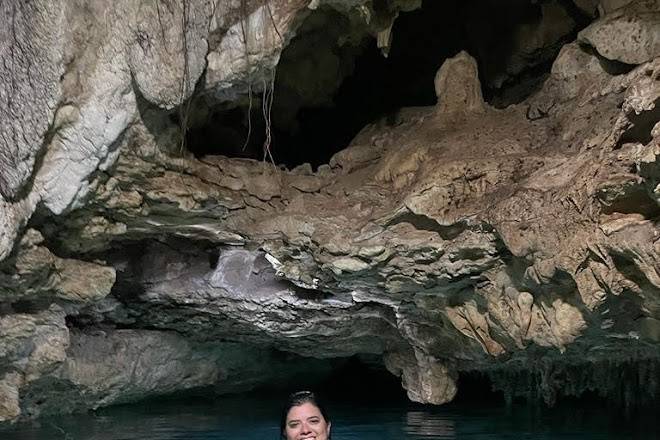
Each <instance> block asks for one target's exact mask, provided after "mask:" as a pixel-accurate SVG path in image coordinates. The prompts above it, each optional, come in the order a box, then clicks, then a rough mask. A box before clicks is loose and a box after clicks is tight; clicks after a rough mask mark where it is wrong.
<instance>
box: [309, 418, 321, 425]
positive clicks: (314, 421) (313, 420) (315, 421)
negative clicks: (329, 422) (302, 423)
mask: <svg viewBox="0 0 660 440" xmlns="http://www.w3.org/2000/svg"><path fill="white" fill-rule="evenodd" d="M319 421H320V420H319V419H310V420H309V423H314V424H316V423H318V422H319Z"/></svg>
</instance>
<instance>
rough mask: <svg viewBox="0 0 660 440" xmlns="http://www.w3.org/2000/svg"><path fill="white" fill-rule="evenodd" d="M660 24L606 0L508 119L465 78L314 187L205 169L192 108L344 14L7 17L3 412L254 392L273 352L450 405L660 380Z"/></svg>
mask: <svg viewBox="0 0 660 440" xmlns="http://www.w3.org/2000/svg"><path fill="white" fill-rule="evenodd" d="M325 3H327V4H329V5H331V6H332V7H335V8H337V9H338V10H343V9H346V8H348V9H350V8H353V7H361V5H362V2H357V1H356V2H350V1H341V2H338V1H329V2H325ZM581 3H585V2H581ZM393 4H396V5H398V6H397V7H400V8H405V7H411V6H410V5H407V3H406V2H400V4H399V3H397V2H395V3H393ZM655 5H657V2H652V1H640V2H631V3H630V4H626V5H621V7H618V8H614V7H613V6H612V4H611V2H609V3H607V2H603V4H601V9H603V10H609V9H610V8H614V11H613V12H611V13H610V14H609V15H606V16H604V17H602V18H600V19H598V20H596V21H595V22H594V23H593V24H591V25H590V26H589V27H588V28H586V29H585V30H583V31H582V32H581V33H580V36H579V37H578V42H573V43H570V44H567V45H565V46H564V47H563V48H562V50H561V52H560V54H559V56H558V58H557V59H556V61H555V62H554V65H553V67H552V71H551V74H550V77H549V78H548V80H547V81H546V82H545V83H544V86H543V88H542V89H541V90H540V91H539V92H538V93H536V94H535V95H534V96H532V97H530V98H529V99H527V100H526V101H525V102H523V103H521V104H519V105H515V106H510V107H508V108H506V109H503V110H498V109H495V108H493V107H491V106H489V105H488V104H487V103H486V102H484V100H483V97H482V94H481V88H480V84H479V80H478V77H477V74H478V72H477V68H476V63H475V62H474V60H473V59H472V58H471V57H470V55H469V54H467V53H462V54H460V55H458V56H457V57H455V58H453V59H450V60H447V61H446V63H445V64H444V66H443V67H442V68H441V69H440V71H439V73H438V76H437V78H436V84H435V87H436V93H437V95H438V105H437V106H434V107H429V108H411V109H402V110H401V112H399V114H398V116H397V118H398V119H397V123H396V124H394V125H392V124H385V123H384V122H375V123H374V124H372V125H369V126H367V127H365V128H364V129H363V130H362V132H361V133H360V134H359V135H358V136H356V138H355V139H354V140H353V142H352V144H351V145H350V146H349V148H348V149H346V150H344V151H342V152H340V153H338V154H337V155H335V157H333V159H332V160H331V161H330V163H329V164H328V165H326V166H322V167H321V168H319V170H318V171H317V172H316V173H314V172H312V170H311V167H305V166H302V167H298V168H296V169H294V170H283V169H281V168H278V167H275V166H272V165H270V164H268V163H258V162H255V161H251V160H242V159H231V158H226V157H221V156H207V157H205V158H203V159H196V158H194V157H192V156H191V155H189V154H186V152H185V150H182V145H181V141H180V131H179V130H180V127H177V126H176V125H175V124H174V123H173V122H171V120H170V119H169V118H168V112H171V111H172V110H173V109H177V108H178V107H180V106H182V105H183V106H186V105H188V104H187V103H188V101H187V99H188V98H189V97H190V96H191V95H192V94H193V91H194V90H195V89H197V92H198V93H199V92H201V93H205V94H208V96H212V97H213V98H212V99H216V100H224V99H233V98H235V97H237V96H239V95H240V94H241V93H242V92H244V91H245V90H246V89H247V87H248V85H249V84H250V83H251V81H254V82H255V84H259V82H260V81H261V80H262V79H263V78H265V77H266V76H267V74H268V72H269V70H271V69H272V68H273V67H274V66H275V65H276V63H277V60H278V56H279V53H280V51H281V50H282V48H283V47H284V46H285V45H286V44H287V42H288V41H289V40H290V38H291V37H292V36H293V35H294V33H295V29H296V26H298V25H299V24H300V21H301V20H302V19H303V18H304V15H305V13H306V12H305V11H306V9H305V8H306V7H308V6H309V7H317V6H319V2H311V3H309V5H308V2H304V1H302V0H301V1H271V2H270V3H269V7H267V8H265V7H264V6H263V3H260V2H246V3H242V4H241V3H240V2H230V1H226V2H222V1H221V2H215V3H214V2H176V1H168V2H157V3H151V2H132V1H126V2H115V3H113V6H112V7H109V4H108V3H107V2H100V1H99V2H84V4H79V3H78V2H76V1H71V2H67V3H66V4H65V5H60V6H61V7H59V8H57V7H56V6H57V5H56V4H55V3H53V2H46V3H40V2H33V3H29V5H28V6H26V5H25V4H24V3H22V2H17V1H16V2H11V1H10V2H5V3H3V6H2V8H3V9H2V13H3V14H9V15H11V16H12V17H15V18H16V21H15V22H14V27H13V28H10V29H11V33H10V34H7V35H5V34H2V36H3V38H2V39H1V40H0V43H1V46H0V50H1V51H2V52H1V53H2V56H3V60H11V63H13V64H11V63H0V66H2V67H0V68H2V69H8V70H7V72H6V73H7V75H4V74H3V75H2V78H3V80H2V81H0V96H1V97H2V99H3V100H4V101H6V102H11V105H12V106H14V105H18V104H17V103H21V106H20V107H16V108H14V107H9V106H4V107H3V108H2V109H0V111H3V112H5V113H7V114H6V115H5V114H4V113H3V115H2V116H3V117H2V118H0V124H2V125H0V134H1V135H2V140H3V143H2V144H0V165H2V168H0V194H1V195H2V198H1V199H0V208H1V210H0V260H1V261H2V266H1V267H0V329H2V331H1V332H0V420H15V419H16V418H18V417H20V416H21V415H22V416H32V415H38V414H47V413H50V412H53V411H58V410H61V411H65V410H80V409H83V408H94V407H98V406H101V405H107V404H111V403H117V402H126V401H130V400H135V399H139V398H142V397H145V396H149V395H154V394H161V393H168V392H176V391H179V390H183V389H189V388H194V387H203V386H211V385H212V386H216V387H217V388H218V390H219V391H221V390H234V391H236V390H241V389H246V388H249V387H252V386H255V385H258V384H259V383H263V381H264V380H269V379H272V376H269V374H267V372H264V371H263V370H262V369H259V368H253V369H244V368H241V367H240V366H244V365H246V364H250V362H251V360H258V359H262V360H263V359H270V357H271V356H275V355H274V354H273V353H274V351H273V350H277V352H278V353H282V352H284V353H287V352H288V353H293V354H296V355H300V356H303V357H305V358H309V359H312V358H319V359H324V358H336V357H347V356H352V355H358V354H370V355H376V356H381V357H382V359H383V364H384V365H385V366H386V368H387V369H388V370H389V371H391V372H392V373H393V374H396V375H398V376H400V377H401V379H402V385H403V386H404V387H405V388H406V389H407V390H408V394H409V396H410V398H411V399H413V400H416V401H421V402H430V403H436V404H440V403H444V402H447V401H449V400H451V399H452V398H453V397H454V395H455V393H456V391H457V382H456V379H457V378H458V376H459V374H460V373H461V372H463V371H475V370H477V371H487V372H490V374H492V377H493V378H494V381H495V382H496V383H497V384H499V385H498V386H500V387H501V388H503V389H504V388H506V381H507V380H508V379H506V378H507V377H509V376H507V375H505V374H502V371H507V369H510V368H511V367H512V366H517V367H519V366H520V365H524V366H525V367H524V368H522V369H520V368H518V369H517V370H515V371H523V372H522V373H520V374H524V371H525V368H528V371H527V372H528V373H529V372H532V373H533V372H535V371H544V372H545V371H548V367H547V366H548V365H561V366H562V367H563V368H565V369H571V368H584V366H585V365H586V366H588V365H590V364H591V365H595V363H597V362H602V361H603V360H605V359H620V360H621V362H624V361H627V360H633V361H634V360H635V359H644V362H649V363H651V364H653V363H654V362H657V355H658V353H659V352H660V351H659V350H658V348H659V346H658V344H659V343H660V336H659V335H660V262H659V260H658V255H660V252H659V251H660V247H659V246H660V240H659V238H658V237H659V235H658V228H657V219H658V215H659V214H660V205H659V202H660V190H659V182H660V165H659V161H658V155H659V154H660V124H659V121H660V114H659V113H658V104H659V103H660V58H659V55H660V53H659V51H658V46H657V44H656V43H657V39H656V37H657V29H658V26H656V24H657V21H658V14H659V12H658V11H659V10H660V8H655ZM241 6H243V7H245V8H247V9H246V10H241ZM592 6H593V5H592ZM581 7H583V8H586V9H587V10H588V9H589V5H582V6H581ZM594 13H595V12H594ZM101 18H103V19H101ZM622 23H629V24H630V25H629V26H628V25H626V26H624V25H623V24H622ZM177 26H178V27H177ZM177 29H178V31H177ZM245 29H252V30H253V31H252V32H251V33H250V34H249V35H244V31H245ZM28 31H29V32H33V33H35V35H34V36H30V35H28V33H29V32H28ZM374 31H377V29H375V30H374ZM0 32H5V33H6V32H8V31H7V30H5V29H4V28H3V30H0ZM246 36H247V37H248V43H247V44H241V43H242V41H243V40H242V39H241V38H242V37H243V38H244V37H246ZM42 40H43V41H47V42H49V45H37V44H35V45H34V48H33V47H32V46H31V45H29V44H27V42H28V41H29V42H35V43H36V42H38V41H42ZM82 41H85V42H86V44H82ZM631 41H636V43H635V44H631ZM53 45H54V47H51V46H53ZM37 48H42V49H37ZM47 48H49V49H47ZM638 49H639V50H638ZM246 52H247V53H246ZM29 60H31V61H30V62H28V61H29ZM31 62H32V63H35V65H37V64H38V65H40V66H43V71H44V74H43V75H40V76H39V78H40V79H41V80H43V81H44V84H43V85H41V86H39V87H32V86H30V81H31V80H32V79H31V78H32V76H30V74H29V73H30V72H29V69H28V67H29V68H30V69H31V68H36V67H30V66H32V64H30V63H31ZM3 72H4V71H3ZM5 78H7V80H5ZM429 87H433V84H429ZM28 103H29V105H28ZM5 116H6V117H5ZM27 127H30V129H29V130H28V129H27ZM21 130H22V131H25V133H22V132H21ZM15 139H19V140H15ZM28 222H29V227H26V225H27V224H28ZM142 355H144V356H142ZM190 359H192V360H193V361H192V362H190V363H188V360H190ZM539 359H541V360H542V361H538V360H539ZM282 365H284V364H282ZM282 369H283V370H284V369H285V368H284V366H283V367H282ZM275 370H277V369H275ZM128 371H131V374H127V372H128ZM511 371H513V370H511ZM530 374H531V373H530ZM543 377H545V376H543ZM267 378H268V379H267ZM502 378H504V379H502ZM544 386H547V387H549V388H548V389H547V391H548V392H547V393H544V397H547V400H552V399H553V398H554V397H555V396H556V395H558V394H561V393H562V392H563V391H562V383H561V382H556V383H552V384H549V385H548V384H544ZM572 386H573V388H571V392H578V391H579V390H581V389H587V388H588V387H590V386H592V383H591V382H589V381H587V380H583V381H576V383H573V384H572ZM581 387H583V388H581ZM511 392H512V393H513V394H516V393H517V391H516V390H511ZM62 396H68V397H69V399H68V401H69V402H70V407H66V408H65V407H62V406H58V405H57V402H59V401H60V400H61V398H62Z"/></svg>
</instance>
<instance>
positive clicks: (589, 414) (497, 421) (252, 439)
mask: <svg viewBox="0 0 660 440" xmlns="http://www.w3.org/2000/svg"><path fill="white" fill-rule="evenodd" d="M279 405H280V402H278V401H277V400H276V399H273V398H263V397H258V396H243V397H222V398H218V399H215V400H213V401H210V400H208V399H202V398H198V399H194V398H189V399H187V400H185V401H173V400H172V401H166V402H159V403H155V402H151V403H142V404H139V405H126V406H120V407H115V408H108V409H104V410H100V411H97V412H96V413H94V414H85V415H75V416H67V417H57V418H48V419H42V420H40V421H38V422H31V423H22V424H18V425H15V426H4V427H0V439H2V440H58V439H59V440H133V439H136V440H137V439H140V440H183V439H186V440H210V439H213V440H230V439H232V440H233V439H236V440H268V439H272V440H276V439H278V438H279V437H278V423H279V419H278V417H279ZM327 406H328V408H329V410H330V414H331V416H332V418H333V420H332V423H333V437H332V438H333V440H358V439H360V440H397V439H410V440H430V439H438V440H439V439H463V440H495V439H497V440H504V439H507V440H508V439H534V440H537V439H538V440H546V439H547V440H551V439H552V440H556V439H560V440H565V439H593V440H599V439H631V438H640V439H653V438H660V430H659V429H658V428H659V426H658V421H656V419H655V417H654V416H653V415H647V416H639V415H634V414H633V415H628V416H627V417H624V416H623V415H622V413H620V412H617V411H607V410H606V409H603V408H595V407H594V405H584V404H583V405H580V406H577V405H572V406H567V405H563V406H559V407H557V408H554V409H547V408H543V407H530V406H514V407H512V408H508V409H507V408H505V407H503V406H501V405H496V404H492V405H485V404H484V405H477V404H474V403H472V404H469V405H468V404H463V405H461V406H458V405H453V406H451V405H450V406H445V407H427V406H421V405H413V404H410V403H407V402H404V401H394V402H392V401H388V402H364V403H357V402H356V403H348V402H337V401H331V402H328V405H327Z"/></svg>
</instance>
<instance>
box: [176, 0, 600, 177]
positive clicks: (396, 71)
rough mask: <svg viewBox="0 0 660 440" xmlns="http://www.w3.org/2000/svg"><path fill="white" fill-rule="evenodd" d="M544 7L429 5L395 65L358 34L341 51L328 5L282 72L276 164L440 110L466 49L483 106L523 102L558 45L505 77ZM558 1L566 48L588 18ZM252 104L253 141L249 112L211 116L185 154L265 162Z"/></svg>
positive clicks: (287, 53)
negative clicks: (565, 23)
mask: <svg viewBox="0 0 660 440" xmlns="http://www.w3.org/2000/svg"><path fill="white" fill-rule="evenodd" d="M553 1H555V0H548V2H553ZM548 2H545V3H548ZM541 3H544V2H531V1H529V0H508V1H500V0H497V1H496V0H467V1H465V0H451V1H437V0H424V1H423V6H422V8H421V9H418V10H415V11H412V12H402V13H400V14H399V17H398V18H397V19H396V21H395V23H394V27H393V39H392V46H391V48H390V51H389V56H388V58H385V57H383V55H382V54H381V52H380V50H379V49H378V48H377V47H376V41H375V39H374V38H372V37H371V36H367V35H362V38H361V39H360V38H359V37H355V36H354V35H353V36H352V37H351V38H352V40H351V41H349V42H348V43H344V44H343V45H340V44H339V43H338V41H339V40H341V39H342V38H344V37H345V36H346V35H347V34H349V33H350V32H349V31H351V27H350V21H349V20H348V18H347V17H346V16H344V15H341V14H340V13H338V12H336V11H334V10H331V9H327V8H326V9H324V8H320V9H319V10H317V11H315V12H313V13H311V14H310V16H309V17H308V18H307V19H306V20H305V22H304V23H303V25H302V27H301V29H300V30H299V32H298V36H297V37H296V38H294V39H293V40H292V42H291V44H290V45H289V46H288V47H287V48H286V49H285V50H284V52H283V54H282V57H281V60H280V63H279V66H278V71H277V76H276V81H275V98H274V105H273V109H272V124H273V125H272V144H271V146H270V151H271V153H272V155H273V158H274V161H275V163H277V164H281V165H284V166H286V167H287V168H289V169H291V168H293V167H295V166H297V165H300V164H303V163H306V162H308V163H310V164H312V166H313V167H314V168H316V167H318V166H319V165H321V164H325V163H328V161H329V159H330V157H331V156H332V155H333V154H335V153H336V152H338V151H340V150H342V149H344V148H346V146H348V144H349V143H350V141H351V140H352V139H353V138H354V137H355V135H356V134H357V133H358V132H359V131H360V130H361V129H362V128H363V127H364V126H365V125H367V124H369V123H371V122H374V121H376V120H379V119H381V118H385V120H386V121H387V120H393V119H394V118H393V117H392V118H389V117H390V116H394V115H395V114H396V112H397V111H398V110H399V109H400V108H402V107H412V106H431V105H434V104H435V103H436V96H435V90H434V85H433V80H434V77H435V74H436V71H437V70H438V68H439V67H440V66H441V65H442V63H443V62H444V61H445V59H447V58H449V57H452V56H454V55H456V54H457V53H458V52H460V51H461V50H466V51H468V53H470V54H471V55H472V56H474V57H475V58H476V59H477V61H478V63H479V69H480V75H481V81H482V88H483V93H484V97H485V99H486V100H488V101H489V102H491V104H493V105H496V106H498V107H504V106H506V105H508V104H511V103H515V102H520V101H521V100H523V99H524V98H525V97H527V96H529V94H531V93H532V92H533V91H534V90H536V89H538V87H539V86H540V85H541V84H542V81H543V80H544V79H545V78H546V77H547V74H548V72H549V70H550V67H551V63H552V59H554V57H555V56H556V54H557V53H558V51H559V49H560V47H561V44H557V45H556V47H552V48H550V49H549V50H550V51H551V52H552V51H554V53H552V57H550V58H548V59H544V60H542V61H538V62H536V63H532V64H530V66H529V67H528V68H527V69H524V70H523V71H522V72H520V73H519V74H515V75H511V74H509V73H507V72H508V69H509V66H508V65H507V62H508V57H509V55H510V54H511V51H512V50H513V47H514V45H515V35H516V26H518V25H521V24H526V25H530V24H535V23H538V22H539V21H540V20H541V19H542V14H541V7H542V6H541ZM555 3H557V4H558V5H560V6H561V7H562V8H563V9H564V10H565V11H566V13H567V15H568V16H570V17H571V20H572V21H573V24H574V26H573V31H572V32H571V33H570V34H569V35H566V36H565V38H564V40H565V41H563V40H562V43H564V42H568V41H570V40H572V39H573V38H575V35H576V33H577V31H578V30H579V29H580V28H582V27H584V26H585V25H586V24H588V22H589V20H590V18H588V17H586V16H585V15H584V14H581V13H580V10H579V9H577V8H575V7H572V6H573V5H572V2H566V1H562V0H556V1H555ZM379 5H380V8H385V9H386V8H387V2H384V1H377V2H375V8H376V9H378V7H379ZM567 5H569V6H571V7H567ZM539 57H541V58H542V56H541V55H539ZM333 69H334V70H333ZM328 71H331V73H328ZM324 75H326V76H324ZM292 77H293V78H295V79H300V80H299V81H294V80H291V78H292ZM342 78H343V80H342ZM309 79H313V81H309V82H308V80H309ZM333 80H334V81H335V83H333ZM292 83H293V85H292ZM319 95H323V96H319ZM253 104H254V105H253V106H252V112H251V125H252V130H251V135H250V137H249V139H248V128H247V126H248V123H247V121H248V117H247V106H246V105H244V104H241V106H238V107H234V108H230V109H227V108H224V109H220V108H216V109H213V110H211V113H210V115H209V117H208V118H207V119H206V123H205V124H203V125H198V126H193V127H191V129H190V131H189V133H188V138H187V144H188V148H189V149H190V150H191V151H192V152H193V153H194V154H195V155H196V156H197V157H203V156H205V155H212V154H222V155H226V156H230V157H246V158H252V159H257V160H262V159H264V157H265V155H264V152H263V144H264V140H265V138H266V136H265V132H266V129H265V126H266V124H265V121H264V117H263V115H262V112H261V102H260V101H259V98H258V96H257V95H255V101H254V102H253ZM246 139H248V140H247V142H246Z"/></svg>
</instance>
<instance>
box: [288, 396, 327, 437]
mask: <svg viewBox="0 0 660 440" xmlns="http://www.w3.org/2000/svg"><path fill="white" fill-rule="evenodd" d="M285 432H286V440H304V439H313V440H328V439H329V438H330V423H327V422H326V420H325V418H324V417H323V415H322V414H321V411H320V410H319V409H318V407H317V406H316V405H314V404H312V403H310V402H305V403H303V404H301V405H297V406H293V407H291V409H290V410H289V413H288V414H287V415H286V426H285Z"/></svg>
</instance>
